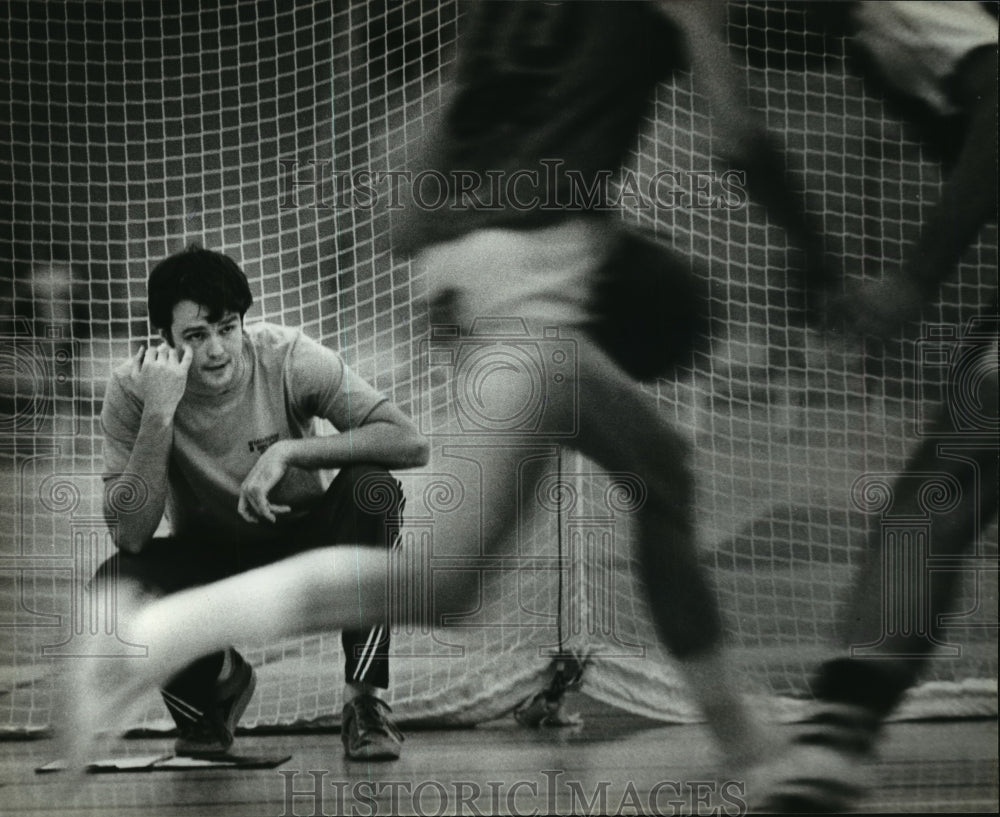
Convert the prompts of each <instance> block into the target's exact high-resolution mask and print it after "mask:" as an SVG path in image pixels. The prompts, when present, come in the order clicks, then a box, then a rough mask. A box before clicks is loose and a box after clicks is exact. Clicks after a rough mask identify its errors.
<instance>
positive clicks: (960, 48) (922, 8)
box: [852, 0, 997, 116]
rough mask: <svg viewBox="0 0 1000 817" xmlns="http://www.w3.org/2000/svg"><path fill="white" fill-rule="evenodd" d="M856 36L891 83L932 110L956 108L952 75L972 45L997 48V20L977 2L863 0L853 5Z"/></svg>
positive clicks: (946, 113) (948, 112)
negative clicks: (863, 0)
mask: <svg viewBox="0 0 1000 817" xmlns="http://www.w3.org/2000/svg"><path fill="white" fill-rule="evenodd" d="M852 18H853V22H854V25H855V39H856V41H857V43H858V44H859V45H860V46H861V47H862V48H863V49H864V50H865V52H866V54H867V56H868V57H869V58H870V59H871V60H872V61H873V62H874V64H875V65H876V66H877V67H878V69H879V71H880V72H881V73H882V75H883V78H884V79H885V81H886V82H888V83H889V84H890V85H892V87H893V88H894V89H895V90H897V91H899V92H901V93H903V94H906V95H907V96H910V97H912V98H914V99H918V100H921V101H922V102H924V103H926V104H927V105H928V106H930V108H931V109H932V110H933V111H934V112H935V113H937V114H940V115H942V116H950V115H952V114H956V113H960V112H961V109H960V107H959V106H958V105H957V104H956V102H955V100H954V93H953V91H952V81H953V79H954V77H955V74H956V72H957V70H958V68H959V65H960V64H961V63H962V61H963V60H964V59H966V58H967V57H968V56H969V55H970V54H971V53H972V52H973V51H976V50H977V49H980V48H983V47H992V48H996V46H997V21H996V20H995V19H994V18H993V17H992V16H991V15H990V14H989V13H988V12H987V11H986V10H985V9H984V8H983V7H982V6H981V5H980V4H979V3H976V2H948V3H944V2H922V0H866V1H865V2H860V3H855V4H854V5H853V8H852Z"/></svg>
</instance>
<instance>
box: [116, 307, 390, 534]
mask: <svg viewBox="0 0 1000 817" xmlns="http://www.w3.org/2000/svg"><path fill="white" fill-rule="evenodd" d="M243 354H244V361H245V363H246V365H245V366H244V367H243V371H242V373H241V374H240V375H239V379H238V381H237V383H236V384H235V385H234V387H233V388H231V389H229V390H228V391H227V392H226V393H225V394H223V395H213V396H206V395H201V394H196V393H193V392H192V391H191V390H190V389H188V390H187V391H186V392H185V394H184V397H183V398H182V399H181V402H180V403H179V404H178V406H177V411H176V414H175V415H174V441H173V448H172V449H171V453H170V461H169V466H168V475H167V478H168V482H169V486H168V488H169V492H168V499H167V518H168V520H169V521H170V523H171V527H172V529H173V531H174V532H175V533H181V532H185V531H189V530H192V529H194V530H197V529H199V528H204V527H205V526H210V527H212V528H213V529H215V530H218V531H220V532H222V533H227V534H232V535H234V536H238V537H248V538H251V539H260V538H267V537H268V536H269V535H271V536H273V535H274V527H273V526H270V525H254V524H251V523H248V522H246V521H245V520H244V519H243V518H242V517H241V516H240V515H239V513H238V512H237V503H238V500H239V492H240V485H241V484H242V482H243V480H244V479H245V478H246V476H247V474H248V473H249V472H250V469H251V468H252V467H253V465H254V464H255V463H256V462H257V460H258V459H259V458H260V455H261V454H262V453H263V452H264V451H265V450H266V449H267V448H268V446H270V445H271V444H273V443H274V442H276V441H278V440H287V439H300V438H305V437H313V436H317V434H320V433H327V432H329V426H326V424H325V423H323V422H322V421H324V420H325V421H328V422H329V423H330V424H332V426H333V429H334V432H333V433H336V432H338V431H340V432H342V431H347V430H349V429H352V428H356V427H358V426H360V425H361V424H363V423H364V422H365V420H366V419H367V417H368V415H369V414H371V412H372V410H373V409H375V407H376V406H378V405H380V404H381V403H383V402H385V400H386V398H385V397H384V396H383V395H382V394H380V393H379V392H377V391H376V390H375V389H374V388H373V387H372V386H370V385H369V384H368V383H367V382H365V381H364V380H363V379H362V378H360V377H358V376H357V375H356V374H354V373H353V372H352V371H351V370H350V369H349V368H348V367H347V365H346V364H345V363H344V361H343V359H342V358H341V357H340V355H338V354H337V353H336V352H334V351H332V350H330V349H327V348H326V347H324V346H322V345H321V344H319V343H317V342H316V341H314V340H312V339H310V338H309V337H307V336H306V335H304V334H302V332H301V331H299V330H297V329H287V328H284V327H281V326H276V325H273V324H269V323H263V322H262V323H256V324H251V325H248V326H246V327H245V330H244V342H243ZM129 365H130V364H129V363H128V362H125V363H123V364H122V365H121V366H119V367H118V368H117V369H116V370H115V371H114V373H113V374H112V377H111V380H110V383H109V384H108V389H107V392H106V394H105V398H104V408H103V410H102V412H101V426H102V428H103V430H104V470H105V474H106V475H115V474H120V473H123V472H124V471H125V469H126V467H127V465H128V460H129V456H130V454H131V451H132V447H133V445H134V444H135V440H136V437H137V436H138V433H139V424H140V421H141V417H142V400H141V398H140V397H139V396H138V394H137V393H136V390H135V386H134V384H133V383H132V382H131V380H130V378H129V376H128V368H129ZM331 477H332V474H331V473H330V472H326V471H317V470H313V471H305V470H302V469H296V468H293V469H290V470H289V472H288V473H287V474H286V476H285V478H284V479H283V480H282V481H281V482H280V483H279V484H278V485H277V486H275V489H274V490H273V491H272V492H271V495H270V498H271V501H272V502H274V503H275V504H287V505H290V506H291V507H292V509H293V513H292V514H291V515H290V516H289V517H284V518H285V519H289V520H290V519H294V518H295V517H296V516H298V515H301V513H304V512H305V509H306V507H307V506H308V505H309V504H310V503H311V502H312V501H313V500H315V499H317V498H318V497H320V496H321V495H322V494H323V493H324V492H325V490H326V488H327V487H328V485H329V483H330V479H331ZM296 511H297V512H298V513H296Z"/></svg>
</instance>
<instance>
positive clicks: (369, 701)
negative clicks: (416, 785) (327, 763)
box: [340, 695, 404, 760]
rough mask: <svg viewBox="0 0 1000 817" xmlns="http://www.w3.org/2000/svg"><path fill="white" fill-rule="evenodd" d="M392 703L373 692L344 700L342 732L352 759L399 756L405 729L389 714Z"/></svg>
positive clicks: (342, 737) (378, 758) (381, 758)
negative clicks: (393, 720)
mask: <svg viewBox="0 0 1000 817" xmlns="http://www.w3.org/2000/svg"><path fill="white" fill-rule="evenodd" d="M391 712H392V709H390V707H389V705H388V704H387V703H386V702H385V701H383V700H380V699H379V698H376V697H375V696H374V695H358V696H357V697H356V698H354V699H353V700H351V701H348V702H347V703H346V704H344V714H343V722H342V724H341V732H340V736H341V739H342V740H343V743H344V752H345V753H346V754H347V756H348V757H349V758H351V759H352V760H396V759H397V758H398V757H399V755H400V752H401V751H402V745H403V740H404V738H403V733H402V732H400V731H399V729H397V728H396V725H395V724H394V723H393V722H392V720H391V719H390V717H389V715H390V713H391Z"/></svg>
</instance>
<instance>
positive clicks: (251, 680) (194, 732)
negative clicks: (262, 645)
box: [160, 650, 257, 757]
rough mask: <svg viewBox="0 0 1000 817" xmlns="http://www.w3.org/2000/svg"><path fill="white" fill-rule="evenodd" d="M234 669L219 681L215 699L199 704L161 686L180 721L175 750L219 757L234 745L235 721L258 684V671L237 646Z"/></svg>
mask: <svg viewBox="0 0 1000 817" xmlns="http://www.w3.org/2000/svg"><path fill="white" fill-rule="evenodd" d="M230 654H231V655H232V658H233V671H232V673H231V674H230V676H229V677H228V678H227V679H226V680H225V681H221V682H218V683H217V684H216V687H215V691H214V696H213V697H214V700H213V701H212V702H210V703H209V704H208V705H202V706H200V707H199V706H196V705H194V704H192V703H190V702H188V701H185V700H183V699H182V698H179V697H178V696H177V695H173V694H171V693H170V692H169V691H167V690H165V689H164V690H160V692H161V694H162V695H163V700H164V701H165V702H166V704H167V709H169V710H170V714H171V715H172V716H173V719H174V722H175V723H176V724H177V731H178V733H179V734H178V737H177V740H176V742H175V743H174V752H175V753H176V754H178V755H183V756H184V757H216V756H219V755H225V754H226V753H227V752H228V751H229V748H230V747H231V746H232V745H233V741H234V740H235V735H236V725H237V724H238V723H239V720H240V718H241V717H242V716H243V713H244V712H245V711H246V708H247V705H248V704H249V703H250V699H251V698H252V697H253V693H254V689H255V688H256V686H257V674H256V673H255V672H254V669H253V667H252V666H250V664H248V663H247V662H246V660H245V659H244V658H243V656H241V655H240V654H239V653H238V652H236V650H231V651H230Z"/></svg>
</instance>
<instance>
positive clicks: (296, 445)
mask: <svg viewBox="0 0 1000 817" xmlns="http://www.w3.org/2000/svg"><path fill="white" fill-rule="evenodd" d="M275 445H278V446H282V451H281V453H282V456H283V458H284V459H285V461H286V462H287V463H288V464H289V465H291V466H294V467H296V468H302V469H306V470H311V469H316V468H339V467H342V466H344V465H349V464H351V463H357V462H370V463H377V464H379V465H384V466H385V467H386V468H416V467H418V466H421V465H424V464H426V462H427V443H426V441H425V440H424V438H423V437H422V436H421V435H419V434H415V433H414V432H413V431H411V430H409V429H406V428H403V427H400V426H398V425H396V424H394V423H389V422H374V423H368V424H366V425H363V426H360V427H358V428H354V429H350V430H348V431H345V432H343V433H341V434H334V435H331V436H324V437H310V438H307V439H301V440H282V441H281V442H278V443H275Z"/></svg>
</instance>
